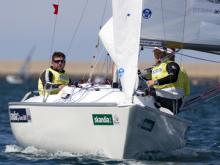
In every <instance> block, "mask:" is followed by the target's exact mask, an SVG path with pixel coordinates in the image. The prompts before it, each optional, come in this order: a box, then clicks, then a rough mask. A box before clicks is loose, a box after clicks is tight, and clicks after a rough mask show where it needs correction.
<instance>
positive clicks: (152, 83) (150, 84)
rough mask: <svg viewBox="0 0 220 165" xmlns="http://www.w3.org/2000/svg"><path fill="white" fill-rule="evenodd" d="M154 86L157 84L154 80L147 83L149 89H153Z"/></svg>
mask: <svg viewBox="0 0 220 165" xmlns="http://www.w3.org/2000/svg"><path fill="white" fill-rule="evenodd" d="M154 84H155V83H154V81H153V80H148V81H147V86H148V87H152V86H153V85H154Z"/></svg>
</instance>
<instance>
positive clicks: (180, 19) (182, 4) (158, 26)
mask: <svg viewBox="0 0 220 165" xmlns="http://www.w3.org/2000/svg"><path fill="white" fill-rule="evenodd" d="M142 12H143V13H142V31H141V44H142V45H147V46H167V47H176V48H186V49H194V50H207V51H208V50H220V46H219V45H220V33H219V32H218V29H220V19H219V16H220V1H219V0H143V9H142Z"/></svg>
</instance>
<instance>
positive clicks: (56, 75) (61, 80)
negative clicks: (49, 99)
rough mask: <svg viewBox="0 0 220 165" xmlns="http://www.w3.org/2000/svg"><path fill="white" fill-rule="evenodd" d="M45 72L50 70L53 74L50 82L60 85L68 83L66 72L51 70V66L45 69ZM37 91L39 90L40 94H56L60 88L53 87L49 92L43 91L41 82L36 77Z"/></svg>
mask: <svg viewBox="0 0 220 165" xmlns="http://www.w3.org/2000/svg"><path fill="white" fill-rule="evenodd" d="M46 72H51V73H52V75H53V79H52V82H51V83H54V84H61V85H68V84H69V80H70V79H69V76H68V75H67V74H65V73H60V72H57V71H55V70H53V69H52V68H48V69H47V70H46ZM38 91H39V94H40V95H48V94H57V93H58V92H59V91H60V89H53V90H51V91H49V92H47V91H44V87H43V83H42V81H41V79H40V78H39V79H38ZM44 92H45V93H44Z"/></svg>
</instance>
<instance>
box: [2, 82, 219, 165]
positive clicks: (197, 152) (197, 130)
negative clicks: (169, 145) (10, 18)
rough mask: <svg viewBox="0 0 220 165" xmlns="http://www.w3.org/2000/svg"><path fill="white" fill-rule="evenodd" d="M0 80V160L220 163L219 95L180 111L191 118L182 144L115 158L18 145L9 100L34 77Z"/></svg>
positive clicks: (202, 87) (196, 90)
mask: <svg viewBox="0 0 220 165" xmlns="http://www.w3.org/2000/svg"><path fill="white" fill-rule="evenodd" d="M0 84H1V85H0V164H8V165H13V164H16V165H17V164H18V165H19V164H21V165H25V164H40V165H48V164H63V165H65V164H66V165H69V164H94V165H96V164H120V165H122V164H135V165H136V164H137V165H139V164H140V165H141V164H149V165H164V164H169V165H175V164H178V165H179V164H183V165H185V164H193V165H194V164H202V165H203V164H216V165H217V164H220V96H218V97H215V98H213V99H211V100H209V101H206V102H200V103H199V104H197V105H194V106H192V107H190V108H189V109H188V110H187V111H185V112H182V113H181V114H179V115H180V116H181V117H183V118H185V119H188V120H191V121H192V125H191V127H190V129H189V131H188V133H187V136H186V139H187V143H186V146H185V147H184V148H182V149H179V150H176V151H172V152H161V153H154V152H152V153H145V154H143V155H141V156H140V157H139V158H138V160H115V159H108V158H103V157H100V156H99V155H96V154H95V153H94V155H82V154H78V153H68V152H54V153H49V152H47V151H45V150H41V149H37V148H34V147H31V146H29V147H27V148H21V147H19V146H18V145H17V143H16V141H15V138H14V137H13V135H12V132H11V128H10V124H9V116H8V102H11V101H20V100H21V99H22V97H23V96H24V94H25V93H26V92H28V91H31V90H36V88H37V80H36V79H30V80H28V82H26V83H25V84H22V85H11V84H7V83H6V82H5V80H4V78H1V79H0ZM206 88H207V84H204V85H198V86H192V89H193V90H192V91H193V93H199V92H201V91H202V90H205V89H206ZM30 133H31V132H30ZM36 138H37V137H36Z"/></svg>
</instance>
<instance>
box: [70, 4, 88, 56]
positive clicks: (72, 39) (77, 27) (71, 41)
mask: <svg viewBox="0 0 220 165" xmlns="http://www.w3.org/2000/svg"><path fill="white" fill-rule="evenodd" d="M87 6H88V0H86V3H85V5H84V8H83V10H82V13H81V15H80V18H79V22H78V23H77V25H76V28H75V31H74V32H73V35H72V38H71V40H70V44H69V46H68V48H67V51H66V54H68V53H69V51H70V49H71V46H72V44H73V41H74V39H75V37H76V34H77V32H78V30H79V27H80V24H81V22H82V19H83V17H84V14H85V11H86V8H87Z"/></svg>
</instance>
